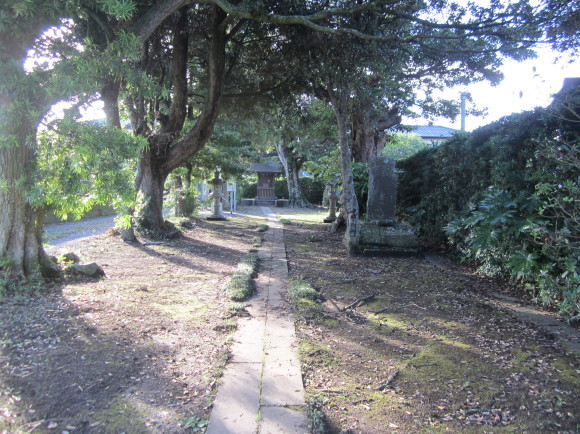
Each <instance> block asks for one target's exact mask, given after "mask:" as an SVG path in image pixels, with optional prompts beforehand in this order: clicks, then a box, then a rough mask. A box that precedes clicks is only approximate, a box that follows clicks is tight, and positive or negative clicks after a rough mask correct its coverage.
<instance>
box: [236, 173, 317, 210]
mask: <svg viewBox="0 0 580 434" xmlns="http://www.w3.org/2000/svg"><path fill="white" fill-rule="evenodd" d="M298 182H299V183H300V189H301V190H302V194H303V195H304V198H305V199H306V200H307V201H308V202H310V203H311V204H314V205H320V204H321V203H322V195H323V194H324V183H323V182H321V181H318V180H316V179H314V178H309V177H303V178H300V179H299V180H298ZM274 188H275V192H276V197H277V198H279V199H280V198H285V199H287V198H288V184H287V183H286V179H285V178H278V179H276V181H275V183H274ZM257 194H258V189H257V183H255V182H254V183H251V184H247V185H244V186H243V187H242V189H241V195H242V196H241V197H242V198H253V197H256V195H257Z"/></svg>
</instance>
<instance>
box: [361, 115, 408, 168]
mask: <svg viewBox="0 0 580 434" xmlns="http://www.w3.org/2000/svg"><path fill="white" fill-rule="evenodd" d="M400 122H401V116H400V115H399V112H398V110H397V109H396V108H393V109H391V110H389V111H387V112H385V113H382V116H381V117H378V116H377V115H376V113H374V111H373V108H372V107H365V106H361V105H360V104H359V105H358V107H356V108H355V110H354V111H353V113H352V133H351V134H352V140H351V149H352V157H353V158H354V161H361V162H368V161H370V160H371V158H372V157H378V156H380V155H381V154H382V152H383V149H384V148H385V144H386V142H387V136H386V134H385V130H386V129H388V128H391V127H393V126H395V125H398V124H399V123H400Z"/></svg>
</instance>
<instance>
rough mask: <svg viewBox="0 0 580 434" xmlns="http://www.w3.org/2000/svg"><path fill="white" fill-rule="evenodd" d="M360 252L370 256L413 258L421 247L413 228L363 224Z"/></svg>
mask: <svg viewBox="0 0 580 434" xmlns="http://www.w3.org/2000/svg"><path fill="white" fill-rule="evenodd" d="M359 250H360V251H361V252H362V253H363V254H368V255H385V256H413V255H418V254H419V253H420V252H421V246H420V245H419V242H418V240H417V236H416V235H415V231H414V230H413V227H412V226H409V225H406V224H402V223H396V224H394V225H393V226H382V225H380V226H379V225H377V224H370V223H363V224H361V231H360V239H359Z"/></svg>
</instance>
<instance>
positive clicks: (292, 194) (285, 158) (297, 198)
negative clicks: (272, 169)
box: [276, 143, 312, 208]
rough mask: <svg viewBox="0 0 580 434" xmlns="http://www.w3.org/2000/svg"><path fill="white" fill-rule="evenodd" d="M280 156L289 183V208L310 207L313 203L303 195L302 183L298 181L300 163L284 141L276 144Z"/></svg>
mask: <svg viewBox="0 0 580 434" xmlns="http://www.w3.org/2000/svg"><path fill="white" fill-rule="evenodd" d="M276 152H277V153H278V158H279V159H280V162H281V163H282V167H284V174H285V175H286V184H287V185H288V208H309V207H312V204H311V203H310V202H308V201H307V200H306V199H305V198H304V196H303V195H302V191H301V190H300V184H299V183H298V171H299V165H298V162H297V161H296V159H295V158H294V156H293V155H292V153H291V152H287V150H286V147H285V146H284V144H283V143H279V144H277V145H276Z"/></svg>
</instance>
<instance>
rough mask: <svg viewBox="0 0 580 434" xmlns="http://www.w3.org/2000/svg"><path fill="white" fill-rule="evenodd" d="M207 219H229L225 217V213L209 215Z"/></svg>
mask: <svg viewBox="0 0 580 434" xmlns="http://www.w3.org/2000/svg"><path fill="white" fill-rule="evenodd" d="M205 219H206V220H209V221H224V220H227V218H225V217H224V216H223V215H208V216H207V217H206V218H205Z"/></svg>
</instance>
